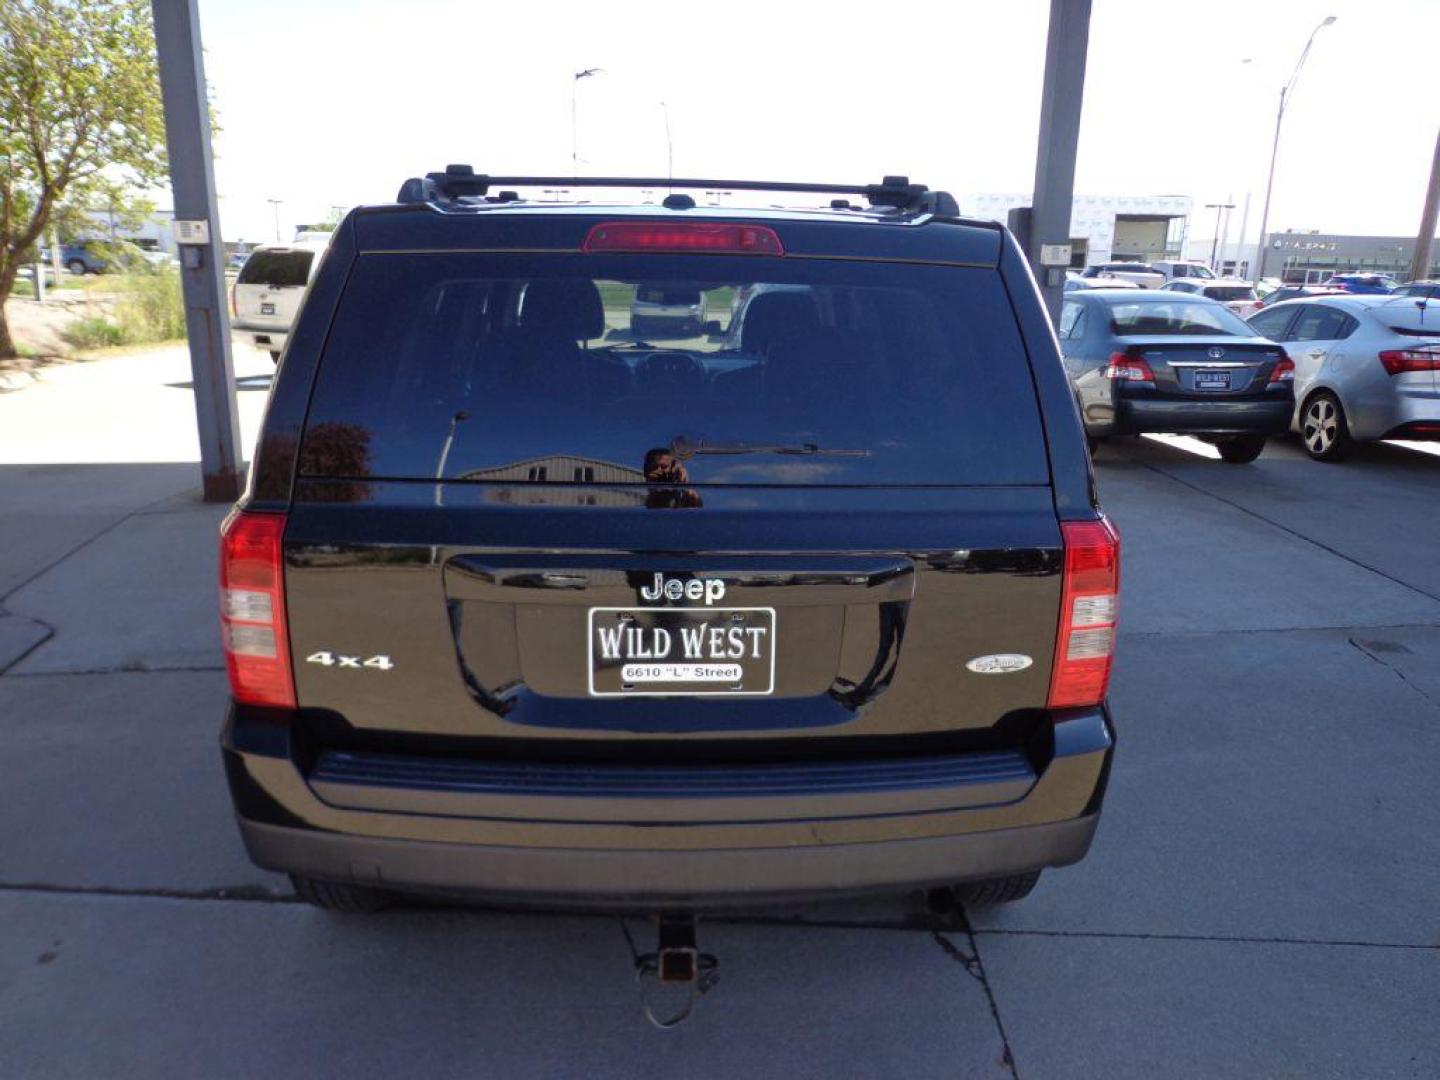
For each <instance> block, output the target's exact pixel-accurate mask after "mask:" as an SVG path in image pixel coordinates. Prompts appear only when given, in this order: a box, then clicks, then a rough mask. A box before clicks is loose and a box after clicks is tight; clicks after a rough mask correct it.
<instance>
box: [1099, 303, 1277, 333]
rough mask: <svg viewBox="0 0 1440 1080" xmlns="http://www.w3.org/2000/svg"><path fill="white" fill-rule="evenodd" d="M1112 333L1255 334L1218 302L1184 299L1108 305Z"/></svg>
mask: <svg viewBox="0 0 1440 1080" xmlns="http://www.w3.org/2000/svg"><path fill="white" fill-rule="evenodd" d="M1110 319H1111V322H1112V323H1113V325H1114V328H1115V333H1117V334H1125V335H1127V336H1131V337H1133V336H1136V335H1146V334H1154V335H1157V336H1158V335H1168V334H1227V335H1230V336H1232V337H1254V336H1255V331H1253V330H1252V329H1251V328H1250V327H1249V326H1248V325H1246V324H1245V323H1244V322H1242V321H1241V320H1240V319H1238V318H1236V317H1235V316H1234V315H1232V314H1231V313H1230V310H1229V309H1228V308H1223V307H1221V306H1220V305H1219V304H1205V303H1195V302H1194V301H1186V300H1179V299H1176V300H1136V301H1130V302H1120V303H1114V304H1111V305H1110Z"/></svg>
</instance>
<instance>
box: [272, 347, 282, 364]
mask: <svg viewBox="0 0 1440 1080" xmlns="http://www.w3.org/2000/svg"><path fill="white" fill-rule="evenodd" d="M270 359H271V360H273V361H275V363H277V364H278V363H279V362H280V350H278V349H271V350H270Z"/></svg>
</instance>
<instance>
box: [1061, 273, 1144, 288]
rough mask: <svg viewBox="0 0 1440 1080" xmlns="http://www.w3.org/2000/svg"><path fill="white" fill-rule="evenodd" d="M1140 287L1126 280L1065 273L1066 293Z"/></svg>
mask: <svg viewBox="0 0 1440 1080" xmlns="http://www.w3.org/2000/svg"><path fill="white" fill-rule="evenodd" d="M1138 288H1140V286H1139V285H1136V284H1135V282H1133V281H1130V280H1128V279H1126V278H1118V277H1106V276H1104V275H1096V276H1095V277H1086V276H1085V275H1084V274H1077V273H1076V272H1075V271H1073V270H1067V271H1065V291H1066V292H1074V291H1075V290H1076V289H1138Z"/></svg>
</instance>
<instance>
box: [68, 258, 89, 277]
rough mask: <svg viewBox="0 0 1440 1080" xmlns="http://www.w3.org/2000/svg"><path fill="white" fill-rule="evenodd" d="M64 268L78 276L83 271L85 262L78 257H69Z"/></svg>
mask: <svg viewBox="0 0 1440 1080" xmlns="http://www.w3.org/2000/svg"><path fill="white" fill-rule="evenodd" d="M65 269H66V270H69V271H70V272H71V273H72V274H74V275H75V276H76V277H79V276H80V275H81V274H83V273H85V264H84V263H83V262H81V261H80V260H79V259H71V260H70V261H69V262H68V263H66V264H65Z"/></svg>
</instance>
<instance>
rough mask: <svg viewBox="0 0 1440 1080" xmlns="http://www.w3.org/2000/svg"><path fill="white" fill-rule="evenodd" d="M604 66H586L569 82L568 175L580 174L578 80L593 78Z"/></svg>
mask: <svg viewBox="0 0 1440 1080" xmlns="http://www.w3.org/2000/svg"><path fill="white" fill-rule="evenodd" d="M604 70H605V69H604V68H586V69H585V70H584V71H577V72H575V78H574V79H573V80H571V83H570V175H571V176H579V175H580V118H579V116H580V114H579V111H578V110H579V104H578V101H579V94H580V80H581V79H590V78H594V77H595V76H596V75H599V74H600V73H601V72H603V71H604Z"/></svg>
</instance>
